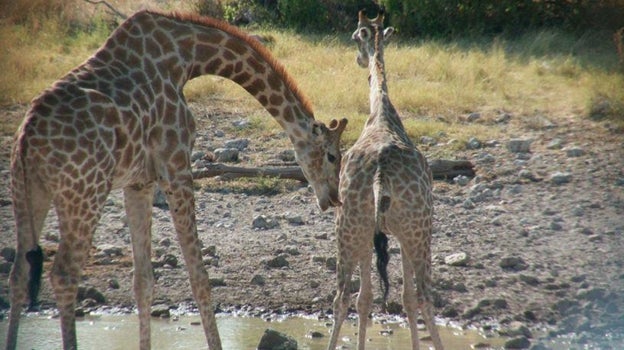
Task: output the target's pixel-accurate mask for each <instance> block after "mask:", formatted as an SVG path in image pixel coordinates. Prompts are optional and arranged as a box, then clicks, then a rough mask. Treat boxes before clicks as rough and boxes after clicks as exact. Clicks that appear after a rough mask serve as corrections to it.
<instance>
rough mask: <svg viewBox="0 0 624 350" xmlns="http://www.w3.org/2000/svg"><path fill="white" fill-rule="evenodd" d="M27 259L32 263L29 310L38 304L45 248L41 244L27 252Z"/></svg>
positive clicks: (29, 283)
mask: <svg viewBox="0 0 624 350" xmlns="http://www.w3.org/2000/svg"><path fill="white" fill-rule="evenodd" d="M26 261H28V264H29V265H30V272H29V276H28V296H29V297H30V306H29V307H28V309H29V310H34V309H36V308H37V306H38V304H39V303H38V301H37V297H38V296H39V289H41V275H42V274H43V250H41V246H39V245H37V248H35V249H33V250H31V251H29V252H28V253H26Z"/></svg>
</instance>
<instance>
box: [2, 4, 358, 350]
mask: <svg viewBox="0 0 624 350" xmlns="http://www.w3.org/2000/svg"><path fill="white" fill-rule="evenodd" d="M204 74H213V75H219V76H222V77H225V78H228V79H231V80H233V81H234V82H235V83H237V84H239V85H240V86H242V87H243V88H244V89H245V90H247V91H248V92H249V93H250V94H251V95H252V96H253V97H254V98H256V99H257V100H258V102H259V103H260V104H261V105H262V106H263V107H264V108H265V109H266V110H267V111H268V112H269V113H270V114H271V115H272V116H273V117H274V118H275V120H276V121H277V122H278V123H279V124H280V126H282V127H283V128H284V129H285V131H286V133H287V134H288V136H289V138H290V140H291V142H292V143H293V146H294V149H295V154H296V156H297V160H298V162H299V164H300V165H301V168H302V169H303V172H304V174H305V176H306V177H307V179H308V181H309V182H310V184H311V185H312V187H313V189H314V192H315V195H316V197H317V201H318V205H319V207H320V208H321V209H322V210H325V209H327V208H328V207H330V206H335V205H339V204H340V201H339V198H338V173H339V169H340V158H341V157H340V145H339V140H340V135H341V133H342V132H343V130H344V128H345V126H346V123H347V121H346V119H343V120H340V121H332V122H331V123H330V125H329V127H328V126H326V125H325V124H324V123H322V122H320V121H317V120H315V119H314V116H313V113H312V109H311V105H310V103H309V102H308V100H307V99H306V98H305V97H304V96H303V94H302V93H301V91H300V90H299V89H298V88H297V86H296V84H295V82H294V81H293V79H292V78H290V76H289V75H288V74H287V73H286V71H285V69H284V67H283V66H282V65H280V64H279V63H278V62H277V61H276V60H275V58H273V56H272V55H271V54H270V53H269V51H268V50H267V49H266V48H264V47H263V46H262V45H261V44H260V43H259V42H258V41H257V40H256V39H254V38H252V37H250V36H248V35H246V34H245V33H243V32H242V31H240V30H238V29H237V28H235V27H233V26H230V25H228V24H226V23H224V22H221V21H217V20H214V19H210V18H205V17H199V16H195V15H183V14H178V13H170V14H168V13H161V12H156V11H139V12H137V13H136V14H134V15H133V16H131V17H130V18H128V19H127V20H126V21H124V22H123V23H122V24H121V25H120V26H119V27H118V28H117V29H115V30H114V32H113V33H112V34H111V35H110V37H109V38H108V39H107V40H106V42H105V43H104V44H103V46H102V47H101V48H99V49H98V50H97V51H96V52H95V53H94V54H93V56H91V57H90V58H88V59H87V61H85V62H84V63H83V64H81V65H79V66H78V67H76V68H74V69H73V70H72V71H70V72H69V73H68V74H67V75H65V76H64V77H63V78H61V79H60V80H58V81H57V82H55V83H54V84H53V85H52V86H51V87H50V88H48V89H46V90H45V91H44V92H43V93H42V94H41V95H39V96H38V97H36V98H35V99H34V100H33V101H32V104H31V107H30V109H29V111H28V112H27V114H26V116H25V118H24V121H23V123H22V124H21V126H20V127H19V129H18V131H17V133H16V138H15V143H14V147H13V150H12V153H11V189H12V191H11V193H12V200H13V210H14V215H15V222H16V235H17V251H16V257H15V262H14V265H13V267H12V270H11V273H10V277H9V280H10V303H11V309H10V312H9V326H8V331H7V338H6V348H7V349H15V348H16V347H17V344H18V343H17V340H18V339H17V334H18V328H19V320H20V314H21V311H22V304H23V303H25V302H26V301H27V300H30V304H31V307H34V306H36V304H37V291H38V286H39V281H40V278H41V273H42V270H41V269H42V263H43V254H42V253H41V251H40V250H39V239H40V236H41V230H42V227H43V223H44V220H45V217H46V215H47V213H48V211H49V209H50V205H51V204H53V206H54V208H55V210H56V212H57V216H58V221H59V229H60V240H59V246H58V250H57V253H56V254H55V256H54V263H53V267H52V271H51V273H50V280H51V283H52V288H53V290H54V294H55V298H56V303H57V308H58V309H59V314H60V323H61V333H62V337H63V348H64V349H76V348H77V345H78V342H77V339H76V326H75V310H74V309H75V303H76V294H77V291H78V281H79V280H80V275H81V270H82V268H83V266H84V264H85V262H86V259H87V255H88V251H89V248H90V247H91V242H92V236H93V234H94V232H95V227H96V225H97V222H98V220H99V218H100V216H101V213H102V208H103V206H104V203H105V201H106V198H107V196H108V194H109V193H110V191H111V190H113V189H115V188H122V189H123V192H124V206H125V209H126V213H127V217H128V225H129V229H130V235H131V241H132V251H133V262H134V281H133V289H134V293H135V297H136V301H137V307H138V311H139V328H140V330H139V335H140V339H139V348H140V349H149V348H150V345H151V344H150V308H151V304H152V289H153V286H154V277H153V272H152V265H151V210H152V198H153V193H154V188H155V185H156V184H158V185H159V186H160V187H161V188H162V189H163V191H164V193H165V195H166V197H167V202H168V204H169V209H170V212H171V215H172V217H173V224H174V227H175V231H176V234H177V238H178V241H179V243H180V246H181V248H182V253H183V256H184V260H185V262H186V266H187V270H188V273H189V277H190V280H191V289H192V293H193V296H194V298H195V301H196V303H197V306H198V308H199V311H200V316H201V321H202V325H203V329H204V333H205V335H206V340H207V343H208V346H209V348H210V349H221V341H220V339H219V333H218V330H217V325H216V321H215V316H214V311H213V305H212V300H211V296H210V283H209V279H208V272H207V271H206V269H205V268H204V266H203V263H202V255H201V252H200V244H199V237H198V234H197V227H196V220H195V199H194V193H193V183H192V182H193V176H192V173H191V163H190V155H191V149H192V146H193V143H194V138H195V121H194V119H193V116H192V114H191V112H190V110H189V108H188V106H187V104H186V100H185V98H184V95H183V87H184V85H185V83H186V82H187V81H188V80H190V79H193V78H195V77H197V76H200V75H204ZM29 280H30V281H29ZM27 281H28V282H27Z"/></svg>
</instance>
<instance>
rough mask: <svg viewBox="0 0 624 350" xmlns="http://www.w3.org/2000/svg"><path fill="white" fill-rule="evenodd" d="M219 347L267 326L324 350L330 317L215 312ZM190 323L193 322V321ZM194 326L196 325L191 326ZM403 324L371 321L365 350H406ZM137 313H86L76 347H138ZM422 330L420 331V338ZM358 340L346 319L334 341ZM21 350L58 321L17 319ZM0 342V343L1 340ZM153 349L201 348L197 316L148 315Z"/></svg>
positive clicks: (57, 343)
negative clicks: (311, 334) (315, 333)
mask: <svg viewBox="0 0 624 350" xmlns="http://www.w3.org/2000/svg"><path fill="white" fill-rule="evenodd" d="M217 322H218V327H219V332H220V335H221V341H222V343H223V348H224V349H236V350H238V349H255V348H256V346H257V345H258V343H259V341H260V338H261V337H262V334H263V333H264V331H265V330H266V329H267V328H271V329H275V330H278V331H280V332H284V333H286V334H288V335H290V336H291V337H293V338H295V339H296V340H297V343H298V345H299V349H310V350H317V349H319V350H320V349H325V347H326V346H327V342H328V341H329V332H330V330H331V326H327V323H328V322H330V321H319V320H317V319H313V318H304V317H289V318H285V319H283V320H279V321H272V322H267V321H264V320H262V319H260V318H253V317H234V316H224V315H219V316H218V318H217ZM191 323H193V324H194V325H192V324H191ZM7 324H8V322H7V321H6V320H4V321H1V322H0V338H4V337H5V336H6V327H7ZM195 324H196V325H195ZM404 326H405V324H402V323H389V324H385V325H380V324H374V323H373V324H371V325H370V326H369V328H368V332H367V337H368V338H369V339H370V340H369V342H368V343H367V348H369V349H385V350H394V349H407V348H409V344H410V343H409V341H410V338H409V330H408V329H407V328H405V327H404ZM138 328H139V327H138V317H137V316H136V315H120V316H117V315H103V316H88V317H85V318H83V319H80V320H79V321H78V322H77V332H78V346H79V348H80V349H107V350H116V349H119V350H122V349H123V350H126V349H135V348H137V347H138ZM388 328H390V329H392V330H393V334H392V335H381V334H380V331H381V330H382V329H388ZM438 329H439V331H440V333H441V336H442V342H443V343H444V346H445V348H446V349H447V350H460V349H461V350H465V349H470V348H471V345H473V344H476V343H488V344H490V345H491V347H492V348H501V346H502V344H503V340H502V339H495V338H490V339H485V338H484V337H482V336H481V335H480V334H478V333H477V332H475V331H462V330H457V329H454V328H449V327H438ZM311 331H318V332H321V333H322V334H324V335H325V336H324V337H322V338H310V337H307V336H306V335H307V334H308V333H309V332H311ZM426 334H427V332H425V331H420V332H419V336H420V337H423V336H425V335H426ZM356 340H357V336H356V328H355V324H354V322H349V321H345V324H344V326H343V329H342V331H341V340H340V341H339V344H338V345H346V346H347V347H346V348H347V349H353V348H355V342H356ZM18 342H19V348H20V349H35V350H48V349H58V348H60V347H61V335H60V328H59V320H58V319H54V318H50V317H44V316H30V315H29V316H23V317H22V320H21V322H20V334H19V339H18ZM3 343H4V341H0V344H3ZM430 346H431V347H432V343H431V342H428V341H421V348H422V349H427V348H428V347H430ZM152 348H153V349H205V348H206V339H205V337H204V332H203V329H202V327H201V326H200V325H199V317H197V316H180V318H179V319H177V320H174V319H154V318H153V319H152Z"/></svg>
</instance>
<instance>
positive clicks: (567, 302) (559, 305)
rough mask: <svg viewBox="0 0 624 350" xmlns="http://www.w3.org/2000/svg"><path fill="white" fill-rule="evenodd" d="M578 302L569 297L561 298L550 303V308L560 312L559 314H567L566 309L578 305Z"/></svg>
mask: <svg viewBox="0 0 624 350" xmlns="http://www.w3.org/2000/svg"><path fill="white" fill-rule="evenodd" d="M578 305H579V303H578V302H577V301H575V300H571V299H567V298H565V299H561V300H558V301H557V302H556V303H554V304H553V305H552V309H553V310H555V311H557V312H558V313H560V314H561V315H566V314H568V311H569V310H570V309H572V308H573V307H576V306H578Z"/></svg>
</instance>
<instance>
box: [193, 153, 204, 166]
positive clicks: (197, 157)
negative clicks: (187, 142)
mask: <svg viewBox="0 0 624 350" xmlns="http://www.w3.org/2000/svg"><path fill="white" fill-rule="evenodd" d="M205 156H206V152H202V151H195V152H193V154H191V163H193V162H195V161H198V160H200V159H202V158H204V157H205Z"/></svg>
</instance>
